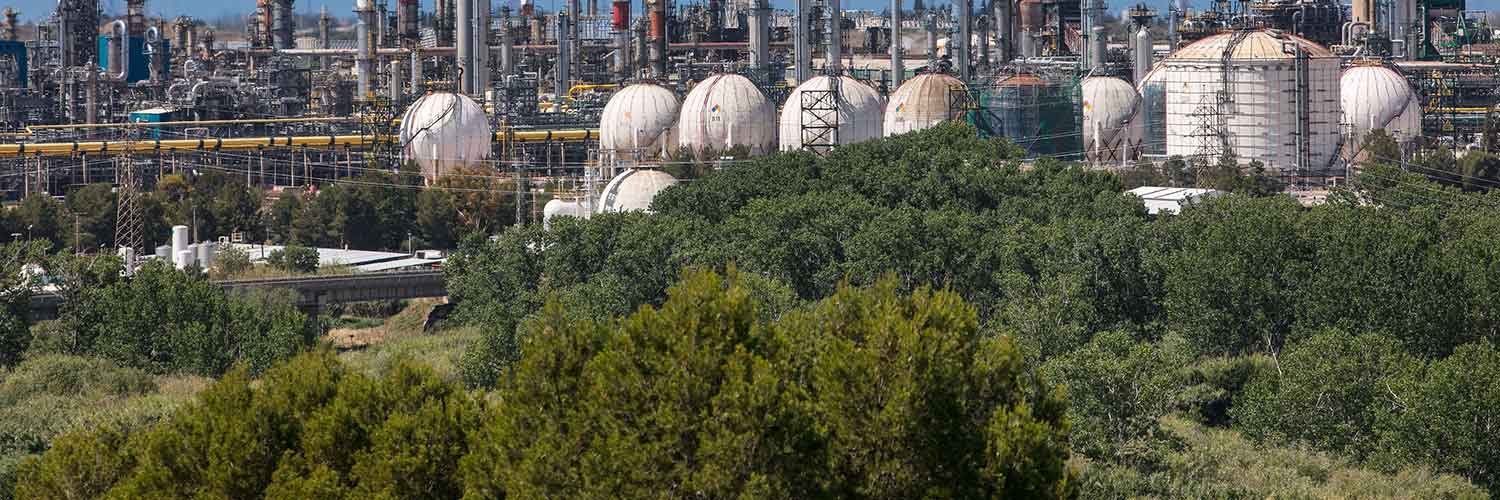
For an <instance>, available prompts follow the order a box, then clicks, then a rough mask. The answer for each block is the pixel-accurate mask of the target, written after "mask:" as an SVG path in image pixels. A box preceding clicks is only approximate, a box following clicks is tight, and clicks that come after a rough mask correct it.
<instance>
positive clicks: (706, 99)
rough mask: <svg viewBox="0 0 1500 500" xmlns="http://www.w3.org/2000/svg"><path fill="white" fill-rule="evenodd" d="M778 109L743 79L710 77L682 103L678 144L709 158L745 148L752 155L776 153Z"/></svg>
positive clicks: (694, 88)
mask: <svg viewBox="0 0 1500 500" xmlns="http://www.w3.org/2000/svg"><path fill="white" fill-rule="evenodd" d="M775 120H776V108H775V106H774V105H772V104H771V101H769V100H767V99H766V96H765V94H762V93H761V91H760V88H759V87H756V86H755V83H754V82H751V81H750V79H749V78H745V77H743V76H740V75H731V74H718V75H713V76H710V77H708V78H706V79H704V80H703V81H701V82H698V84H697V85H695V86H693V90H692V91H689V92H688V95H687V97H686V98H683V100H682V115H681V117H680V118H678V120H677V144H678V145H679V146H680V147H684V148H688V149H691V150H692V151H693V153H694V154H697V155H699V156H707V155H711V154H714V153H717V152H723V151H728V150H729V149H731V148H735V147H743V148H745V149H748V150H749V152H750V154H751V155H763V154H767V153H770V152H772V151H775V150H776V121H775Z"/></svg>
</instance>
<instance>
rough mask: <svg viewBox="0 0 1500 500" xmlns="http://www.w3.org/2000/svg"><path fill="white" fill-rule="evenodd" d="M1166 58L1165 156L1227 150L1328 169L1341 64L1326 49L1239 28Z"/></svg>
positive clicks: (1245, 157) (1296, 170) (1279, 169)
mask: <svg viewBox="0 0 1500 500" xmlns="http://www.w3.org/2000/svg"><path fill="white" fill-rule="evenodd" d="M1163 64H1164V66H1165V67H1166V73H1167V75H1166V81H1167V117H1166V118H1167V151H1166V152H1167V154H1169V155H1181V156H1184V157H1198V158H1202V159H1203V160H1204V161H1208V162H1213V161H1216V160H1217V157H1218V156H1219V155H1221V154H1224V153H1226V152H1231V153H1233V154H1234V155H1235V157H1236V158H1237V159H1238V160H1239V162H1240V163H1248V162H1250V161H1254V160H1258V161H1260V162H1262V163H1263V164H1265V166H1266V169H1267V170H1268V171H1270V172H1273V173H1281V174H1287V175H1320V174H1323V173H1326V172H1328V171H1329V169H1331V168H1332V167H1333V162H1334V161H1335V159H1336V158H1337V156H1336V154H1337V152H1338V149H1339V119H1340V116H1339V114H1340V113H1339V66H1340V63H1339V58H1338V57H1336V56H1334V55H1333V53H1331V52H1329V51H1328V49H1326V48H1323V47H1322V46H1320V45H1318V44H1317V43H1314V42H1312V41H1310V40H1307V39H1305V38H1302V37H1298V36H1295V35H1290V34H1285V33H1281V32H1279V31H1273V30H1253V31H1238V32H1232V33H1222V34H1218V35H1213V36H1210V37H1208V38H1204V39H1202V40H1199V41H1197V42H1194V43H1193V44H1192V45H1188V46H1186V47H1183V48H1182V49H1181V50H1178V51H1177V52H1176V53H1173V54H1172V55H1171V56H1168V57H1167V59H1166V61H1164V62H1163ZM1226 149H1227V151H1226Z"/></svg>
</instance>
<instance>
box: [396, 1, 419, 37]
mask: <svg viewBox="0 0 1500 500" xmlns="http://www.w3.org/2000/svg"><path fill="white" fill-rule="evenodd" d="M417 7H418V5H417V0H397V2H396V26H397V29H396V31H397V36H399V37H401V40H402V43H403V44H407V45H408V46H411V45H415V44H416V43H417V41H418V40H419V39H420V38H421V36H422V35H421V34H420V33H418V32H417Z"/></svg>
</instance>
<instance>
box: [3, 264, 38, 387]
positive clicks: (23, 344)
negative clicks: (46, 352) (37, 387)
mask: <svg viewBox="0 0 1500 500" xmlns="http://www.w3.org/2000/svg"><path fill="white" fill-rule="evenodd" d="M44 245H45V244H44V243H42V242H40V241H33V242H10V243H6V244H5V245H4V246H0V368H4V367H9V366H12V365H15V364H16V363H19V362H20V361H21V355H22V354H23V353H25V352H26V348H27V347H30V346H31V325H30V320H31V292H32V287H33V286H34V285H36V283H32V282H31V281H32V280H33V279H34V278H35V275H33V273H32V272H30V270H28V269H27V266H28V265H31V264H35V263H37V262H38V261H40V260H41V255H42V253H43V252H44V248H43V247H44Z"/></svg>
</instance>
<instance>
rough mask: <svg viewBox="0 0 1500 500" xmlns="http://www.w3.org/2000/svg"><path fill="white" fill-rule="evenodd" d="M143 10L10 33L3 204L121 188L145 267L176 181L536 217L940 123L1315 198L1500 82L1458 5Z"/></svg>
mask: <svg viewBox="0 0 1500 500" xmlns="http://www.w3.org/2000/svg"><path fill="white" fill-rule="evenodd" d="M147 1H148V0H127V2H126V4H125V9H124V11H123V12H120V13H115V14H116V15H109V14H106V12H105V10H104V9H103V7H104V5H103V4H102V3H101V2H100V1H99V0H60V1H59V2H58V3H57V6H56V8H55V10H53V11H52V12H49V13H43V14H41V15H32V16H30V17H29V18H28V19H30V21H25V22H23V21H22V20H21V19H20V13H18V12H16V11H15V10H14V9H11V8H6V9H5V11H4V19H3V20H0V134H3V136H4V137H3V139H0V165H4V168H5V169H6V170H5V171H6V175H5V176H3V177H0V189H3V190H4V191H5V196H6V199H8V200H15V199H20V198H22V197H24V196H27V195H30V194H37V193H44V194H50V195H52V196H62V195H65V194H66V193H67V192H68V191H69V190H70V189H73V188H74V187H77V186H84V185H88V184H91V183H98V182H107V183H112V184H113V185H114V186H116V189H117V190H118V192H119V193H120V207H121V208H120V213H121V216H120V217H121V221H120V225H121V229H120V230H119V233H118V236H120V239H119V241H118V243H119V245H120V246H122V247H128V248H134V249H138V250H142V251H145V250H147V249H145V248H143V247H142V244H141V243H140V241H141V240H140V236H139V234H140V229H139V228H132V227H130V224H131V215H130V204H131V198H130V197H131V193H134V192H139V191H141V190H148V189H151V188H152V186H154V185H155V183H156V182H157V181H158V180H159V179H160V178H161V177H162V176H163V175H166V174H168V173H175V172H178V171H181V170H214V171H218V172H224V173H229V174H232V175H233V176H235V177H238V178H243V179H244V180H245V182H247V183H249V184H251V185H253V186H257V187H260V188H265V189H268V190H272V189H275V190H287V189H300V190H307V189H309V188H311V187H314V186H317V185H320V184H325V183H336V182H340V181H341V180H342V179H349V178H352V177H354V176H357V175H360V174H361V173H363V172H365V171H368V170H371V169H384V170H395V169H398V168H401V166H403V165H407V166H414V167H415V168H418V169H419V171H420V173H421V175H422V177H423V179H424V180H425V182H426V183H429V184H431V183H435V182H437V180H438V179H441V178H442V177H443V176H445V175H451V174H452V172H455V171H457V170H459V169H471V168H478V169H485V171H486V172H488V174H487V175H492V176H497V177H505V178H507V179H510V180H511V181H513V184H514V185H515V186H517V187H516V188H515V189H516V190H517V194H518V195H523V193H522V190H523V189H524V191H525V192H526V193H541V194H542V196H541V197H539V198H538V197H536V196H532V197H531V198H534V199H545V200H549V201H547V202H545V203H539V204H538V205H539V206H534V207H529V210H528V211H527V212H528V213H529V214H530V216H529V217H526V216H523V217H520V219H526V220H540V219H542V218H543V217H546V216H552V215H558V214H568V215H578V216H587V215H588V214H591V213H596V212H601V211H622V210H643V209H647V208H648V207H649V206H650V202H651V197H652V195H654V194H655V193H656V192H657V191H660V190H661V189H664V188H665V187H666V186H670V185H672V184H674V183H676V182H678V179H675V178H674V177H673V176H672V175H670V174H668V173H666V172H663V171H661V170H660V169H659V167H661V166H662V165H664V164H667V163H671V162H693V163H697V164H703V165H709V168H727V167H726V166H728V165H732V164H733V162H735V161H739V160H743V159H746V158H751V157H755V156H760V155H767V154H771V153H774V152H777V151H792V150H807V151H812V152H813V153H816V154H826V153H828V152H829V151H830V150H832V149H834V148H837V147H839V146H840V145H847V144H852V143H857V142H861V141H866V140H870V139H875V138H880V137H886V136H892V135H897V134H902V133H906V132H910V131H914V130H919V129H922V128H926V127H930V126H933V125H934V124H938V123H942V122H945V121H964V122H968V123H970V124H972V125H973V127H974V128H975V130H977V132H978V133H979V134H981V135H982V136H987V137H1006V138H1009V139H1010V140H1011V141H1013V142H1014V143H1015V144H1016V145H1017V146H1019V147H1020V148H1022V149H1024V150H1025V152H1026V155H1027V157H1028V158H1040V157H1046V156H1050V157H1056V158H1059V159H1064V160H1071V161H1079V162H1083V163H1086V164H1087V165H1090V166H1092V167H1096V168H1104V169H1114V168H1125V167H1129V166H1132V165H1137V164H1141V163H1142V162H1146V163H1159V162H1162V161H1165V160H1166V159H1168V158H1185V159H1194V160H1196V161H1220V160H1219V159H1220V158H1230V157H1232V158H1233V159H1234V161H1236V162H1238V163H1239V164H1249V163H1251V162H1258V164H1259V165H1261V166H1263V167H1264V168H1265V171H1266V172H1268V173H1269V174H1270V175H1273V176H1275V177H1277V178H1278V179H1280V180H1281V181H1283V182H1284V183H1285V185H1287V186H1294V187H1296V188H1299V189H1308V190H1318V189H1325V188H1327V187H1329V186H1335V185H1338V184H1339V183H1340V182H1342V181H1343V180H1344V179H1345V178H1346V177H1347V176H1348V175H1349V167H1350V164H1351V163H1353V162H1355V161H1356V160H1358V159H1359V158H1360V155H1361V153H1362V152H1361V151H1360V147H1361V145H1362V144H1363V143H1364V141H1363V139H1364V137H1365V135H1367V134H1368V133H1369V132H1370V131H1372V130H1375V129H1381V130H1384V131H1386V132H1387V133H1388V134H1389V135H1390V136H1391V137H1393V138H1395V139H1396V140H1397V141H1398V142H1399V143H1400V144H1401V146H1402V148H1403V149H1405V150H1407V151H1416V150H1419V149H1421V148H1430V147H1437V146H1444V147H1448V148H1450V149H1453V150H1464V149H1468V148H1474V147H1479V146H1477V145H1478V144H1479V143H1480V141H1481V137H1482V136H1483V134H1484V132H1485V131H1486V130H1488V129H1489V128H1490V125H1491V120H1492V119H1493V117H1494V113H1493V111H1494V109H1495V104H1496V97H1495V95H1494V92H1495V90H1494V89H1495V88H1496V87H1497V83H1500V65H1497V64H1496V63H1495V60H1496V59H1495V57H1496V55H1497V54H1500V45H1497V44H1495V43H1492V42H1491V37H1492V34H1493V31H1492V30H1491V29H1490V27H1489V25H1488V24H1487V20H1486V19H1485V15H1484V13H1483V12H1471V11H1469V10H1467V9H1466V5H1465V2H1464V0H1390V1H1385V0H1354V2H1353V4H1352V5H1346V4H1342V3H1339V2H1337V1H1335V0H1255V1H1238V2H1231V1H1228V0H1216V1H1214V2H1212V3H1210V4H1208V5H1194V6H1190V5H1187V4H1186V2H1183V1H1180V0H1172V3H1171V4H1170V5H1167V6H1166V8H1165V9H1160V10H1158V9H1155V8H1151V7H1148V6H1147V5H1145V4H1139V5H1133V6H1132V5H1112V6H1107V5H1105V3H1104V1H1103V0H1081V1H1060V0H1020V1H1011V0H991V1H979V2H974V1H973V0H960V1H957V2H954V3H952V4H951V5H929V6H924V5H923V3H922V0H916V2H915V4H908V3H904V2H902V1H901V0H892V1H891V2H890V4H889V5H888V6H887V7H885V8H884V9H882V10H880V11H873V10H846V9H844V8H842V6H841V5H840V2H839V0H798V1H797V2H794V3H795V5H792V6H791V8H790V9H781V8H773V6H772V5H771V4H770V3H769V2H768V0H704V1H703V2H695V1H681V2H671V1H668V0H645V1H644V3H640V2H637V3H632V2H631V1H629V0H616V1H614V2H613V3H612V4H609V5H601V4H600V2H598V1H597V0H589V1H587V2H580V0H569V1H568V2H565V3H560V4H558V8H557V9H556V10H549V9H545V8H543V7H542V6H540V5H536V4H533V3H532V2H531V1H530V0H520V3H519V4H518V5H511V4H509V3H508V2H507V3H502V4H500V5H491V3H490V2H487V1H479V2H476V1H474V0H437V3H436V5H435V8H434V9H433V10H431V11H428V10H424V9H423V8H422V7H423V5H422V4H421V3H420V2H418V1H416V0H397V2H396V3H395V4H394V5H391V4H389V3H387V2H386V1H385V0H355V1H354V2H353V4H352V5H349V6H348V8H349V10H348V11H346V12H330V11H329V10H328V9H326V8H325V9H323V10H322V12H321V13H320V14H318V15H317V16H316V23H315V25H303V24H299V22H298V21H299V19H307V18H311V17H312V16H306V15H304V16H299V15H298V14H297V13H296V12H294V5H293V0H258V1H257V2H256V3H255V5H254V6H253V11H252V12H251V13H250V14H249V15H248V17H246V18H245V21H246V22H245V24H244V26H243V27H242V28H241V29H239V30H237V31H234V32H228V31H215V30H214V29H213V28H212V25H210V24H209V23H206V22H204V21H201V20H197V19H194V18H190V17H185V16H179V17H173V18H166V17H150V16H148V15H147V14H146V13H147V11H148V6H147ZM250 7H251V6H249V5H247V6H246V8H247V10H249V8H250ZM1111 8H1113V9H1115V10H1113V11H1111V10H1109V9H1111ZM33 14H36V13H33ZM304 24H306V23H304ZM466 171H467V170H466ZM523 196H524V195H523ZM540 205H545V206H540ZM518 211H519V209H518Z"/></svg>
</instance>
